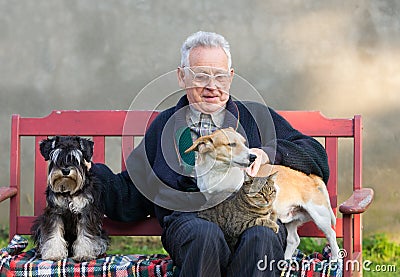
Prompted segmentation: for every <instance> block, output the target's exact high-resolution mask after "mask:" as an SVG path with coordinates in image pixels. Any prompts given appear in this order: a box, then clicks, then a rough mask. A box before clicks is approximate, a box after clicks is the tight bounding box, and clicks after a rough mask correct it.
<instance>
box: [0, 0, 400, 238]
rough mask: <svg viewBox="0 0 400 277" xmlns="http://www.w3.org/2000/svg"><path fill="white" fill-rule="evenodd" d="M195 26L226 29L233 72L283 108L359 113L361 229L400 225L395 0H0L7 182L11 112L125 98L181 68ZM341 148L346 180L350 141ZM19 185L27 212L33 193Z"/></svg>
mask: <svg viewBox="0 0 400 277" xmlns="http://www.w3.org/2000/svg"><path fill="white" fill-rule="evenodd" d="M198 30H207V31H215V32H218V33H221V34H223V35H224V36H225V37H226V38H227V39H228V40H229V42H230V44H231V48H232V55H233V66H234V68H235V69H236V72H237V73H238V74H239V75H240V76H242V77H243V78H245V79H246V80H247V81H249V82H250V83H251V84H252V85H253V86H254V87H255V88H256V89H257V91H258V92H259V93H260V94H261V95H262V96H263V98H264V99H265V100H266V102H267V103H268V104H269V105H270V106H272V107H274V108H275V109H289V110H290V109H295V110H320V111H322V112H323V113H324V114H325V115H326V116H330V117H351V116H353V115H354V114H361V115H363V120H364V175H363V177H364V186H368V187H373V188H374V189H375V191H376V196H375V202H374V204H373V205H372V207H371V209H370V210H369V211H368V212H367V213H366V215H365V221H364V223H365V230H366V232H367V233H371V232H381V231H385V232H389V233H393V234H395V233H399V231H400V213H399V207H400V193H399V181H398V180H400V170H399V169H400V155H399V154H400V151H399V149H400V147H399V140H400V125H399V123H398V119H399V117H400V62H399V61H400V1H395V0H381V1H362V0H350V1H319V0H306V1H300V0H298V1H294V0H293V1H289V0H283V1H254V0H250V1H240V0H234V1H220V0H213V1H193V0H188V1H182V0H180V1H176V0H172V1H142V0H121V1H106V0H82V1H67V0H64V1H63V0H52V1H50V0H48V1H44V0H37V1H28V0H19V1H11V0H0V105H1V109H0V126H1V133H0V153H1V154H0V155H1V157H2V158H1V159H0V169H1V170H0V180H1V182H0V185H1V186H6V185H8V178H9V162H8V159H9V151H10V150H9V145H10V122H11V121H10V118H11V114H13V113H19V114H21V115H23V116H35V117H36V116H37V117H42V116H45V115H47V114H49V113H50V112H51V111H52V110H55V109H128V108H129V106H130V103H131V102H132V100H133V99H134V97H135V96H136V95H137V94H138V92H139V91H140V90H141V89H142V88H143V87H145V85H146V84H148V83H149V82H150V81H152V80H153V79H155V78H156V77H158V76H160V75H161V74H164V73H166V72H169V71H171V70H174V69H176V67H177V65H178V63H179V58H180V57H179V47H180V45H181V43H182V42H183V41H184V39H185V38H186V37H187V36H188V35H189V34H191V33H193V32H195V31H198ZM341 154H342V155H343V156H344V157H345V158H344V159H343V160H341V162H340V168H341V169H343V170H344V174H343V175H341V176H340V181H341V187H343V188H346V187H348V185H349V184H350V181H351V178H350V177H349V175H348V173H349V170H347V168H348V167H349V166H351V161H350V160H349V158H350V157H351V148H350V147H349V146H346V143H345V146H343V147H341ZM25 167H26V168H27V171H28V168H29V167H32V161H28V162H26V164H24V168H25ZM26 174H28V175H29V173H26ZM23 179H24V178H23ZM28 183H29V181H27V184H25V186H28V185H29V184H28ZM23 193H24V195H23V199H24V200H23V207H22V209H23V211H24V212H26V213H29V211H28V210H29V207H30V206H32V205H33V203H32V197H31V193H30V191H29V189H26V191H24V192H23ZM347 193H349V190H348V189H347V190H346V189H345V192H344V193H342V194H341V195H340V200H342V201H343V200H344V199H345V198H346V196H348V195H347ZM0 210H1V211H0V226H1V225H6V224H7V219H8V201H7V202H6V203H1V204H0ZM25 210H26V211H25ZM377 218H379V219H380V220H379V224H378V223H377Z"/></svg>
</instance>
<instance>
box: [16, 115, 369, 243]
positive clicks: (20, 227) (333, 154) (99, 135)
mask: <svg viewBox="0 0 400 277" xmlns="http://www.w3.org/2000/svg"><path fill="white" fill-rule="evenodd" d="M128 113H129V118H130V122H129V124H124V123H125V120H126V117H127V114H128ZM279 113H280V114H281V115H282V116H283V117H285V118H286V119H287V120H288V121H289V122H290V123H291V124H292V125H293V127H294V128H296V129H298V130H299V131H301V132H303V133H304V134H307V135H310V136H313V137H322V138H324V139H325V148H326V150H327V153H328V159H329V167H330V171H331V175H330V179H329V182H328V184H327V186H328V191H329V194H330V197H331V204H332V207H333V209H334V211H335V213H336V208H337V195H338V189H337V188H338V139H339V138H341V137H349V138H353V142H354V152H353V155H354V157H353V158H354V159H353V161H354V168H353V189H355V188H359V187H360V186H361V158H362V157H361V117H360V116H355V117H354V118H350V119H328V118H326V117H324V116H323V115H321V114H320V112H314V111H279ZM156 115H157V112H153V111H129V112H128V111H111V110H105V111H72V110H71V111H54V112H52V113H51V114H50V115H48V116H46V117H43V118H29V117H21V116H19V115H13V116H12V126H11V129H12V132H11V156H10V187H15V188H17V190H18V194H17V196H16V197H12V198H11V200H10V238H12V237H13V236H14V234H29V233H30V227H31V224H32V222H33V220H34V219H35V218H36V216H38V215H40V214H41V213H42V211H43V208H44V207H45V205H46V202H45V194H44V192H45V189H46V184H47V162H45V161H44V159H43V157H42V156H41V154H40V151H39V142H40V141H41V140H43V139H45V138H47V137H48V136H55V135H77V136H84V137H90V138H91V139H92V140H93V141H94V143H95V150H94V155H93V161H94V162H99V163H105V162H106V152H107V151H106V141H107V138H108V137H119V138H120V140H121V142H122V144H123V145H124V147H123V148H124V149H123V150H122V151H121V153H123V155H121V156H122V157H121V166H120V167H121V168H120V169H124V168H125V164H124V158H123V157H124V156H126V155H127V154H129V152H130V151H131V150H132V149H133V148H134V147H135V143H136V141H137V139H135V138H141V137H142V136H143V135H144V133H145V131H146V129H147V127H148V126H149V124H150V122H151V121H152V120H153V119H154V118H155V117H156ZM132 119H133V121H132ZM23 137H33V138H34V141H35V150H34V164H35V168H34V174H33V175H34V176H33V187H34V188H33V190H34V193H33V203H34V208H33V215H28V216H27V215H21V212H20V204H21V201H23V198H22V197H21V173H23V172H24V169H23V168H22V166H21V153H22V149H21V148H22V144H21V139H22V138H23ZM24 185H25V184H24ZM104 227H105V229H107V231H108V232H109V233H110V235H132V236H134V235H161V231H162V230H161V228H160V226H159V225H158V223H157V221H156V220H155V219H154V218H149V219H147V220H144V221H141V222H135V223H121V222H113V221H111V220H109V219H107V218H106V219H105V223H104ZM336 232H337V236H338V237H342V235H343V234H342V221H341V219H340V218H338V221H337V226H336ZM299 233H300V235H302V236H313V237H314V236H316V237H323V234H322V233H321V232H320V231H319V230H318V229H317V228H316V227H315V225H314V224H313V223H309V224H305V225H304V226H303V227H302V229H301V230H300V232H299Z"/></svg>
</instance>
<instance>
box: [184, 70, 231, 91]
mask: <svg viewBox="0 0 400 277" xmlns="http://www.w3.org/2000/svg"><path fill="white" fill-rule="evenodd" d="M185 69H187V70H189V71H190V73H192V75H193V80H192V82H193V84H194V85H197V86H200V87H205V86H207V85H208V84H209V83H210V82H211V79H213V80H214V83H215V85H216V86H217V87H220V88H225V87H227V86H228V85H229V84H230V82H231V74H230V73H220V74H216V75H210V74H207V73H204V72H194V71H193V70H192V69H191V68H190V67H185Z"/></svg>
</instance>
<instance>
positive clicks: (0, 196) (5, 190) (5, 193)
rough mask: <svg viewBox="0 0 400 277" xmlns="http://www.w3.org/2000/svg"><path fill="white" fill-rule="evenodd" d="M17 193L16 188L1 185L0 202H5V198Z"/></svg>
mask: <svg viewBox="0 0 400 277" xmlns="http://www.w3.org/2000/svg"><path fill="white" fill-rule="evenodd" d="M16 194H17V189H16V188H10V187H0V202H3V201H4V200H6V199H8V198H11V197H13V196H14V195H16Z"/></svg>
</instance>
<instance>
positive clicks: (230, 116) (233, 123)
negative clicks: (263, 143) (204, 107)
mask: <svg viewBox="0 0 400 277" xmlns="http://www.w3.org/2000/svg"><path fill="white" fill-rule="evenodd" d="M188 108H189V100H188V99H187V96H186V94H185V95H184V96H182V97H181V98H180V99H179V101H178V103H177V104H176V106H175V116H176V117H175V123H176V124H175V129H177V128H180V127H182V126H187V123H186V110H187V109H188ZM225 110H226V114H225V119H224V122H223V124H222V128H228V127H232V128H234V129H235V130H237V129H238V126H239V110H238V107H237V105H236V104H235V102H234V101H233V100H232V97H231V96H229V99H228V101H227V102H226V107H225Z"/></svg>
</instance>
